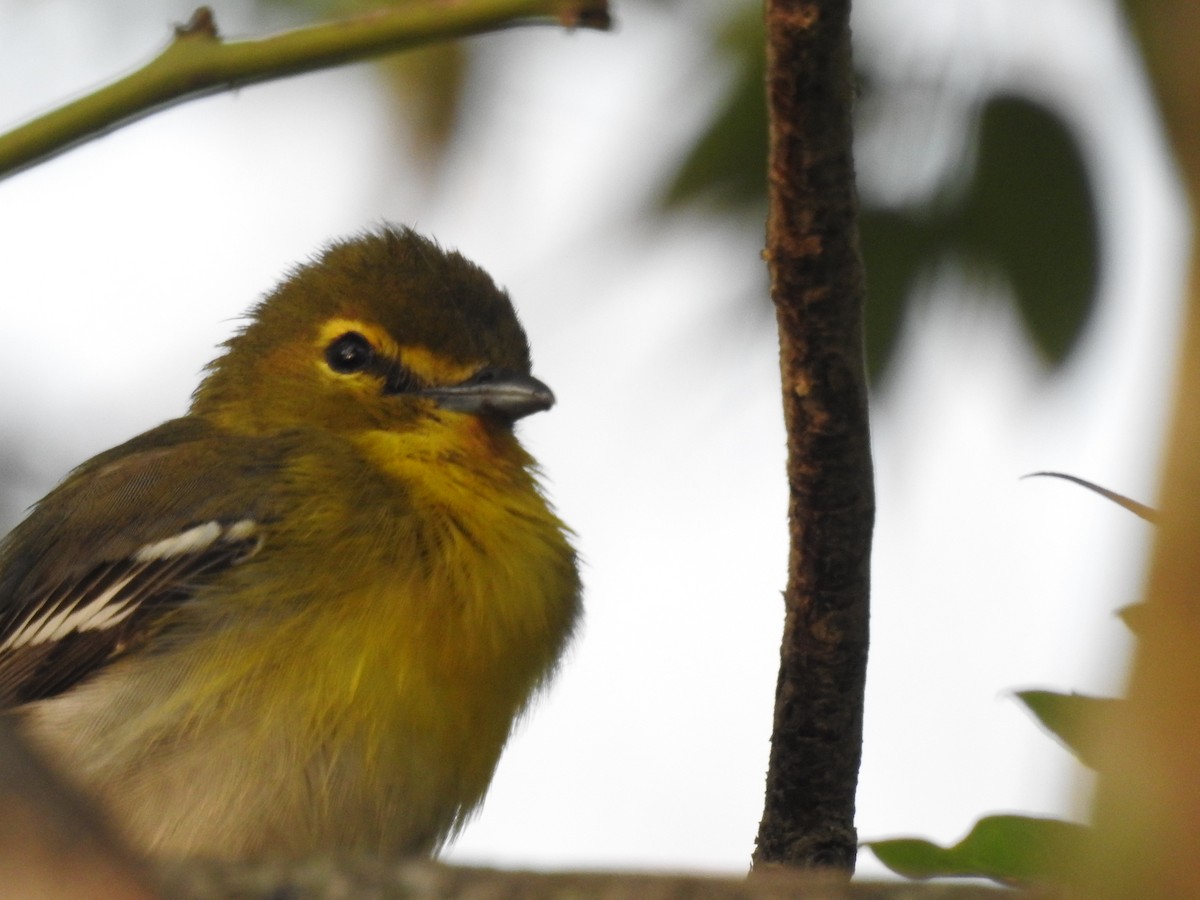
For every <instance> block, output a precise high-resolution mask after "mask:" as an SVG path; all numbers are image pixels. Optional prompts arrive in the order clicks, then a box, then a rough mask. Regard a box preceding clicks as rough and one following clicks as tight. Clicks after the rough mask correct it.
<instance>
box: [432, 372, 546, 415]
mask: <svg viewBox="0 0 1200 900" xmlns="http://www.w3.org/2000/svg"><path fill="white" fill-rule="evenodd" d="M416 393H417V394H418V395H419V396H422V397H432V398H433V399H434V400H435V401H437V405H438V406H440V407H441V408H442V409H452V410H454V411H455V412H464V413H471V414H473V415H492V416H495V417H497V418H500V419H504V420H505V421H508V422H515V421H516V420H517V419H521V418H524V417H525V416H528V415H530V414H531V413H535V412H542V411H543V410H547V409H549V408H550V407H552V406H553V405H554V393H553V392H552V391H551V390H550V388H548V387H546V385H544V384H543V383H542V382H540V381H538V380H537V379H536V378H534V377H533V376H532V375H525V374H523V373H521V372H510V371H505V370H503V369H484V370H482V371H481V372H479V373H477V374H476V375H473V376H471V377H470V378H468V379H467V380H466V381H464V382H462V383H461V384H452V385H449V386H448V387H437V388H426V389H425V390H423V391H417V392H416Z"/></svg>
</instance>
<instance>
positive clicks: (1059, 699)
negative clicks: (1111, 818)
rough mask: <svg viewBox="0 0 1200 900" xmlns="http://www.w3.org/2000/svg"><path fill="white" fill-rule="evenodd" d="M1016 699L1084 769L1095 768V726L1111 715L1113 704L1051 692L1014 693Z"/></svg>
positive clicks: (1107, 698) (1109, 701)
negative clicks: (1073, 755)
mask: <svg viewBox="0 0 1200 900" xmlns="http://www.w3.org/2000/svg"><path fill="white" fill-rule="evenodd" d="M1017 699H1018V700H1020V701H1021V702H1022V703H1023V704H1025V706H1026V708H1028V709H1029V711H1030V712H1031V713H1033V714H1034V716H1035V717H1036V718H1037V720H1038V721H1039V722H1040V723H1041V724H1042V726H1043V727H1044V728H1045V729H1046V730H1047V731H1049V732H1050V733H1051V734H1053V735H1054V736H1055V737H1056V738H1058V739H1059V740H1060V741H1061V742H1062V743H1063V745H1064V746H1066V748H1067V749H1068V750H1070V751H1071V752H1072V753H1073V754H1075V756H1076V758H1077V759H1078V760H1079V761H1080V762H1081V763H1083V764H1084V765H1085V766H1089V767H1091V768H1093V769H1095V768H1097V762H1098V761H1097V759H1096V753H1095V750H1096V748H1095V746H1094V745H1093V736H1094V735H1095V733H1096V729H1097V727H1098V725H1097V723H1098V722H1099V721H1100V720H1102V719H1103V718H1104V717H1107V716H1111V715H1112V713H1113V709H1114V708H1115V706H1116V704H1118V703H1120V702H1122V701H1120V700H1114V699H1112V698H1109V697H1089V696H1087V695H1086V694H1058V693H1055V692H1054V691H1017Z"/></svg>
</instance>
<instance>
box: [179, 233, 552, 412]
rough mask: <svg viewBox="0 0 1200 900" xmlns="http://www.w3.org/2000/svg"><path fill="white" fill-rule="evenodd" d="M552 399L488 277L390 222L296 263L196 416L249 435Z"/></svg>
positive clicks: (201, 394) (216, 376) (527, 408)
mask: <svg viewBox="0 0 1200 900" xmlns="http://www.w3.org/2000/svg"><path fill="white" fill-rule="evenodd" d="M553 403H554V396H553V394H551V392H550V389H549V388H548V387H546V385H544V384H542V383H541V382H540V381H538V380H537V379H536V378H534V377H533V376H532V375H531V374H530V361H529V344H528V341H527V340H526V337H525V332H524V331H523V330H522V328H521V325H520V323H519V322H518V321H517V316H516V313H515V312H514V310H513V306H512V303H511V301H510V300H509V298H508V296H507V295H506V294H505V293H504V292H503V291H502V290H500V289H499V288H497V287H496V285H495V284H494V283H493V282H492V280H491V278H490V277H489V276H488V275H487V273H486V272H484V271H483V270H482V269H480V268H479V267H478V266H476V265H474V264H473V263H471V262H469V261H468V260H466V259H464V258H463V257H462V256H460V255H459V254H457V253H452V252H447V251H445V250H443V249H441V248H440V247H438V246H437V245H436V244H435V243H433V242H432V241H430V240H428V239H426V238H424V237H421V236H420V235H418V234H416V233H415V232H413V231H412V230H410V229H407V228H393V227H386V228H384V229H382V230H379V231H375V232H372V233H369V234H366V235H364V236H361V237H358V238H355V239H352V240H348V241H344V242H341V243H337V244H334V245H333V246H331V247H329V248H328V249H327V250H325V251H324V252H323V253H322V254H321V255H320V256H319V257H318V258H316V259H315V260H314V261H312V262H310V263H308V264H306V265H302V266H300V267H299V268H297V269H296V270H295V271H293V272H292V273H291V275H290V276H289V277H288V278H287V279H286V280H285V281H284V282H283V283H282V284H280V285H279V286H278V287H277V288H276V289H275V290H274V292H272V293H271V294H270V295H269V296H267V297H266V299H264V300H263V301H262V302H261V303H260V304H259V305H258V306H257V307H256V308H255V309H254V310H253V311H252V313H251V316H250V321H249V322H248V323H247V324H246V326H245V327H244V328H243V329H242V330H241V331H240V332H239V333H238V334H237V335H235V336H234V337H233V338H231V339H230V340H229V341H228V342H226V344H225V353H224V354H223V355H222V356H221V357H219V358H218V359H216V360H215V361H214V362H213V363H212V364H210V366H209V369H208V374H207V377H206V378H205V379H204V381H203V383H202V384H201V385H200V387H199V388H198V389H197V391H196V394H195V397H194V398H193V404H192V411H193V412H194V413H196V414H198V415H201V416H205V417H207V418H210V419H213V420H214V421H217V422H219V423H220V424H221V425H223V426H224V427H227V428H230V429H233V430H237V431H241V432H249V433H269V432H272V431H278V430H282V429H287V428H295V427H320V428H325V429H333V430H345V431H347V432H357V431H405V430H411V429H413V428H416V427H419V426H420V423H421V422H422V421H425V420H428V419H430V418H435V419H445V418H447V417H450V418H452V417H453V416H454V415H459V416H461V415H463V414H467V415H470V416H472V417H474V418H475V419H477V420H479V421H482V422H485V423H488V424H489V425H494V426H498V427H506V426H508V425H511V423H512V422H514V421H515V420H517V419H519V418H521V417H522V416H525V415H528V414H530V413H534V412H538V411H540V410H544V409H548V408H549V407H550V406H551V405H552V404H553Z"/></svg>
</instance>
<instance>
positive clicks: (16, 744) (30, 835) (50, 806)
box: [0, 717, 158, 900]
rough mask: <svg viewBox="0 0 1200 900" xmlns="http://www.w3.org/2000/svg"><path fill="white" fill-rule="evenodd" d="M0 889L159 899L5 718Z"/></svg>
mask: <svg viewBox="0 0 1200 900" xmlns="http://www.w3.org/2000/svg"><path fill="white" fill-rule="evenodd" d="M0 810H3V814H0V894H3V895H4V896H5V897H20V898H23V900H52V898H53V900H153V898H154V897H156V896H158V895H157V894H155V893H154V892H153V891H152V890H151V888H150V887H149V883H148V881H147V879H146V878H145V876H144V875H143V873H142V872H141V871H140V870H139V869H138V867H137V866H136V864H135V863H134V862H133V860H132V858H131V857H130V856H129V855H128V854H127V853H126V852H125V851H124V850H123V849H122V848H121V847H120V846H119V844H118V843H117V841H116V840H115V839H114V838H113V837H111V835H110V834H109V833H108V830H107V829H106V827H105V825H104V823H103V822H101V820H100V818H99V817H98V816H97V814H96V812H95V811H94V810H93V809H92V808H91V807H89V806H88V805H87V803H86V802H85V801H84V800H83V799H82V798H80V797H78V796H77V795H76V794H75V792H74V791H72V790H70V789H69V788H67V787H65V786H64V785H63V784H62V783H61V782H60V781H59V780H58V778H56V777H55V776H54V774H53V773H51V772H50V771H49V770H48V769H46V767H45V766H44V765H43V764H42V763H41V761H40V760H38V759H37V758H35V757H34V756H33V755H32V754H31V753H30V752H29V750H28V749H27V748H26V747H25V745H24V744H23V743H21V741H20V740H19V738H18V737H17V735H16V734H15V733H14V732H13V730H12V728H11V726H10V724H9V722H8V721H7V720H6V719H4V718H2V717H0Z"/></svg>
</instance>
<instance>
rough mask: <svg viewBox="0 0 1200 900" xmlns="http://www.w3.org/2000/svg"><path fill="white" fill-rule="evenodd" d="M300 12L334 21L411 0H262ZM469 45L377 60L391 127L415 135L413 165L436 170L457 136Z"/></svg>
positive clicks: (413, 51) (418, 49)
mask: <svg viewBox="0 0 1200 900" xmlns="http://www.w3.org/2000/svg"><path fill="white" fill-rule="evenodd" d="M259 2H260V3H261V4H262V5H263V6H273V7H275V8H277V9H284V10H288V11H293V12H297V13H300V14H302V15H303V16H304V18H306V19H311V20H318V19H333V18H339V17H345V16H352V15H355V14H357V13H363V12H368V11H370V10H372V9H379V8H380V7H383V6H403V5H404V4H405V3H407V2H409V0H259ZM467 46H468V45H467V42H465V41H446V42H441V43H437V44H431V45H429V46H426V47H415V48H413V49H411V50H406V51H405V52H404V53H391V54H388V55H387V56H384V57H381V58H379V59H377V60H375V61H374V65H375V66H376V67H377V68H378V69H379V71H380V73H381V74H382V75H383V79H384V82H385V84H386V85H387V88H388V93H389V95H390V97H391V99H392V103H393V109H392V113H393V123H394V124H395V125H396V126H397V131H400V129H399V125H400V124H401V123H403V124H404V126H405V128H404V130H405V131H406V132H408V133H409V134H410V135H411V138H412V144H411V145H410V149H411V150H412V151H413V153H414V156H415V161H416V162H420V163H422V164H424V166H425V167H426V168H427V169H431V168H434V167H436V165H437V163H438V161H439V160H440V159H441V158H442V156H443V151H444V150H445V148H446V146H447V145H448V144H449V143H450V141H451V140H452V139H453V138H454V134H455V130H456V127H457V125H458V116H459V111H460V108H461V103H462V96H463V87H464V85H465V83H466V76H467V68H468V64H469V51H468V49H467Z"/></svg>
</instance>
